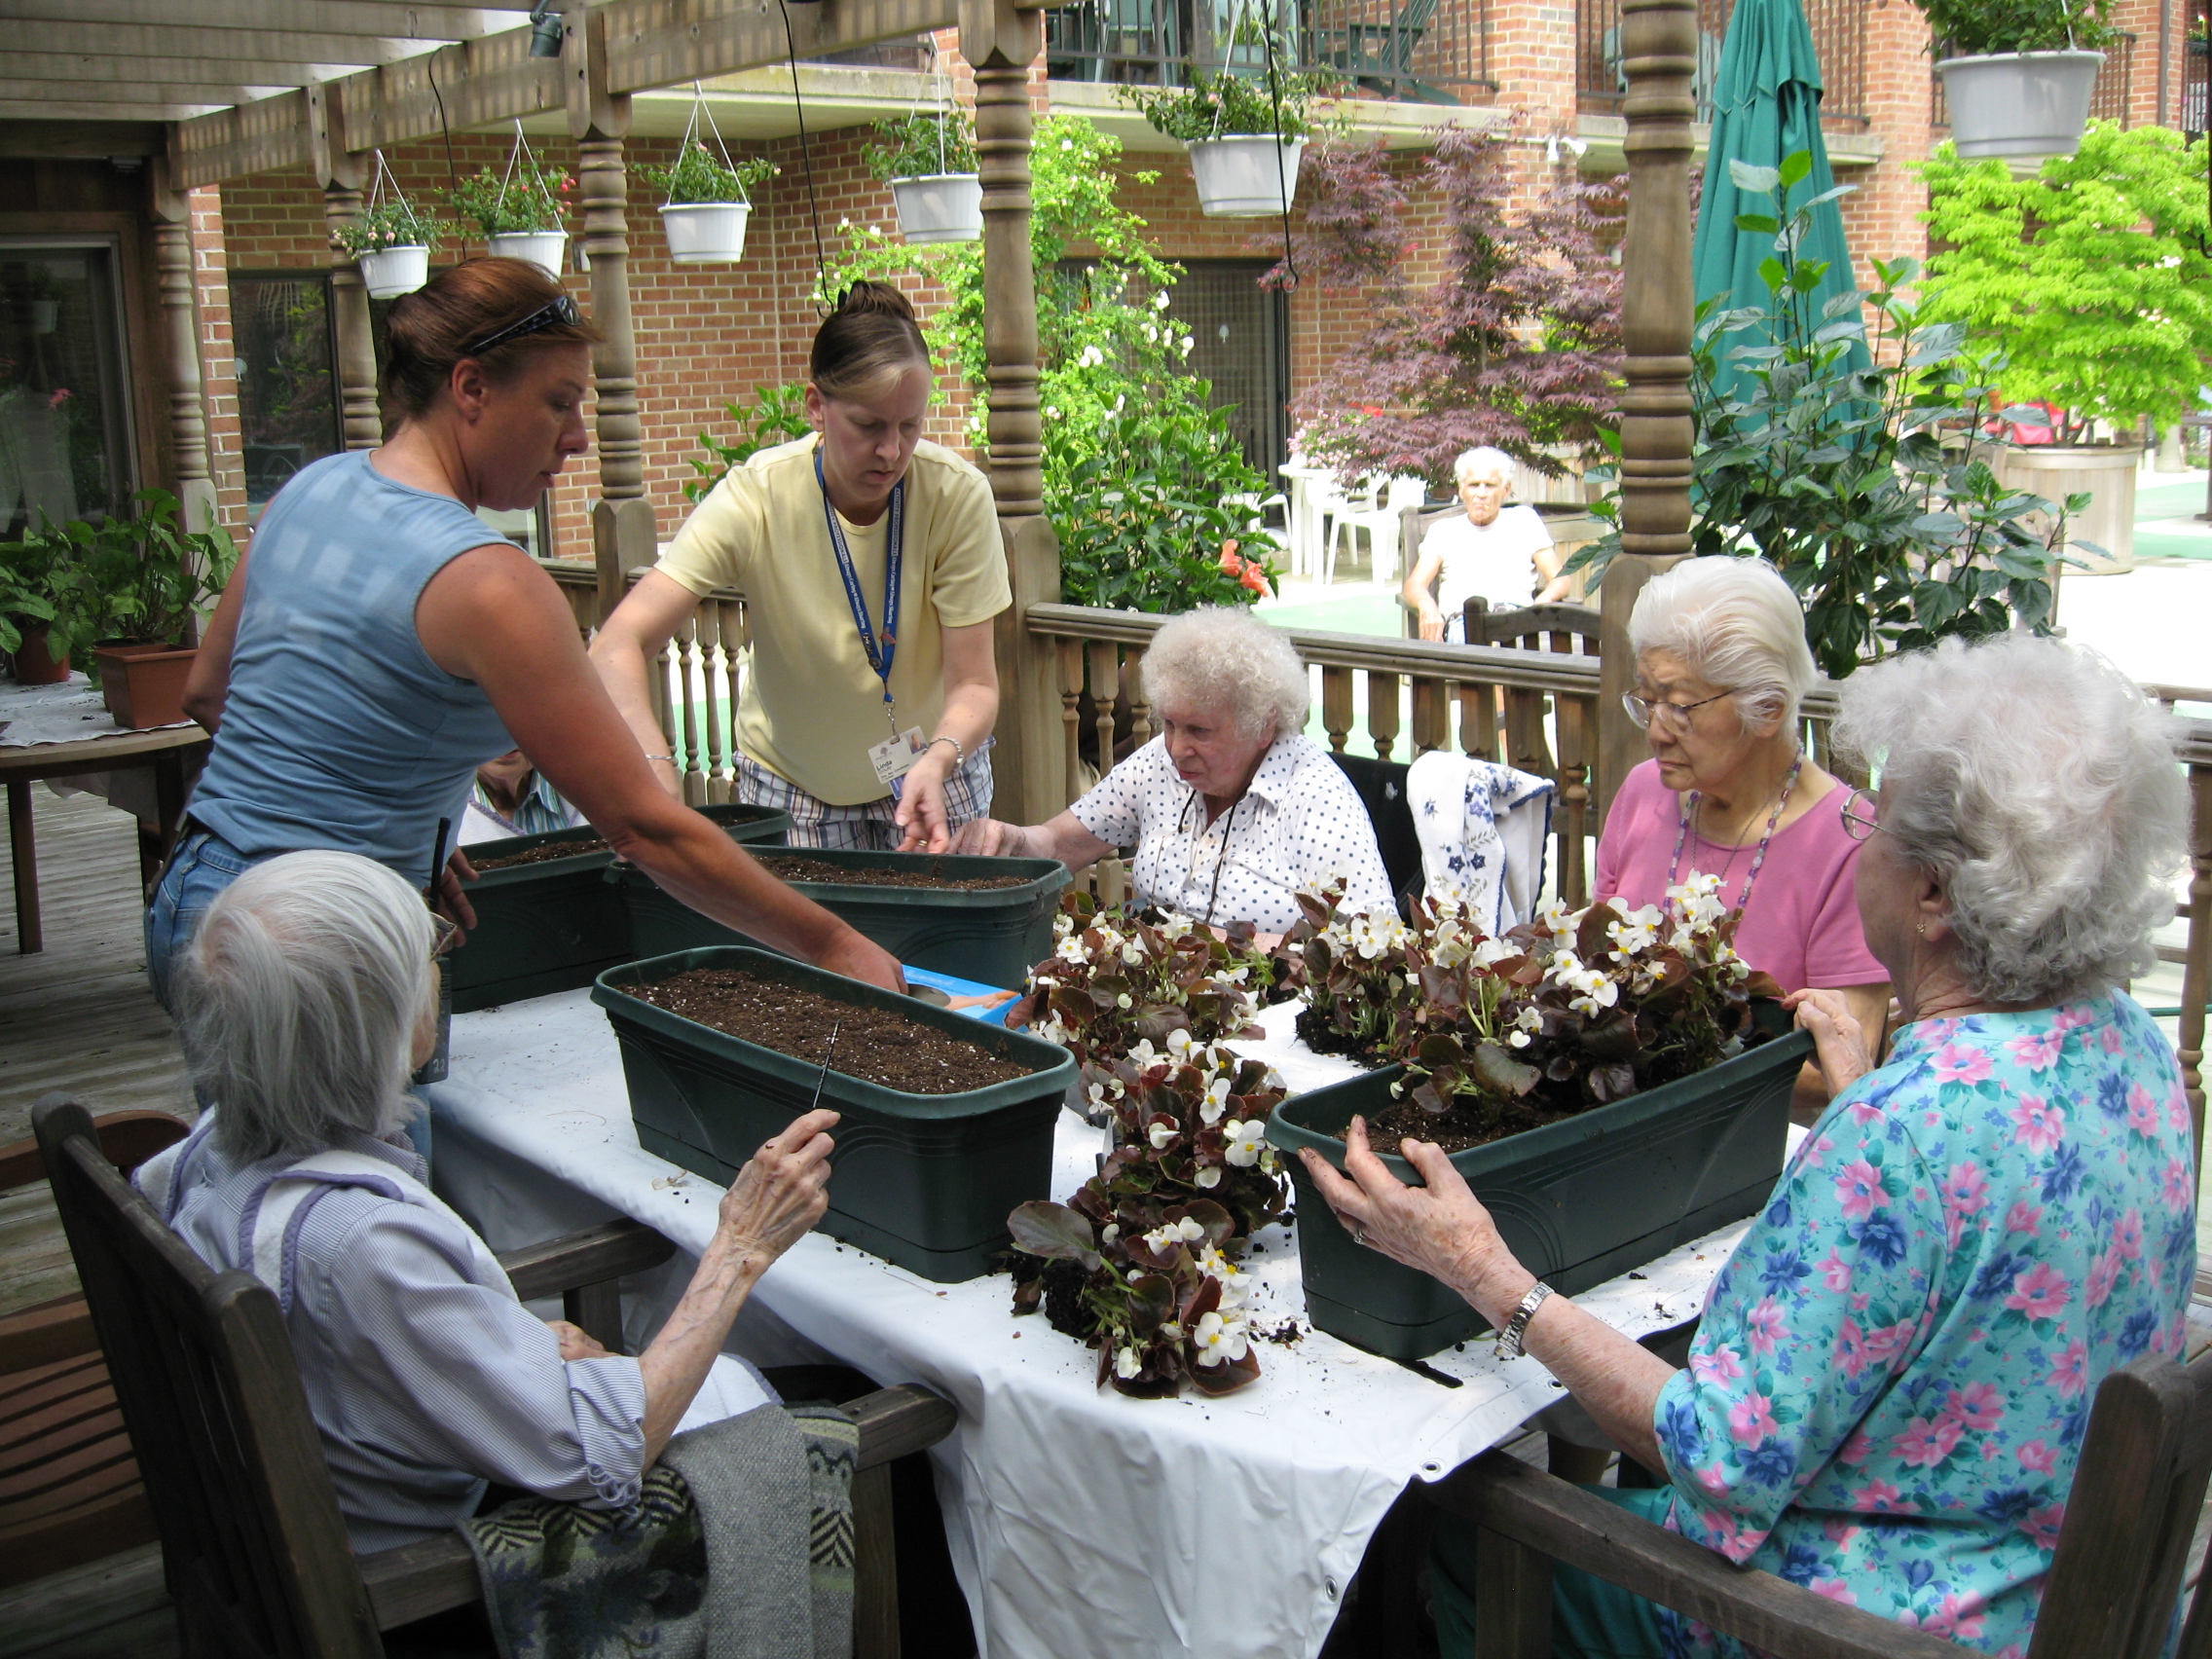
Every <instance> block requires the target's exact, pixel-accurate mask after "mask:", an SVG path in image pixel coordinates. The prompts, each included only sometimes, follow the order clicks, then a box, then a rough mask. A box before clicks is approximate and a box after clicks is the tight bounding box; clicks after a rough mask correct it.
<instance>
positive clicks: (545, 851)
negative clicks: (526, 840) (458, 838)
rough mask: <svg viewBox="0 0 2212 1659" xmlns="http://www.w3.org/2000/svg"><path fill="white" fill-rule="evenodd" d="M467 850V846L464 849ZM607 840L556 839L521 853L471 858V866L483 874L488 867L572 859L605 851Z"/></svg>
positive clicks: (505, 866)
mask: <svg viewBox="0 0 2212 1659" xmlns="http://www.w3.org/2000/svg"><path fill="white" fill-rule="evenodd" d="M462 850H463V851H466V849H465V848H463V849H462ZM606 851H607V842H606V841H605V840H604V839H602V838H601V837H599V836H596V835H595V836H591V837H589V838H587V839H585V840H581V841H555V842H552V843H550V844H549V845H546V846H543V847H525V848H524V849H523V850H522V851H521V852H519V853H502V854H501V855H500V856H499V857H498V858H496V859H473V858H472V859H470V860H469V861H468V864H469V867H470V868H471V869H473V870H475V871H476V873H477V874H479V875H481V874H483V873H484V871H486V870H488V869H515V868H517V867H519V866H523V865H534V864H550V863H551V862H552V861H553V860H555V859H572V858H576V857H578V856H580V855H582V854H584V853H604V852H606Z"/></svg>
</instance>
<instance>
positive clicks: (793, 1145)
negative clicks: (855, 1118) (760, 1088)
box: [719, 1111, 837, 1268]
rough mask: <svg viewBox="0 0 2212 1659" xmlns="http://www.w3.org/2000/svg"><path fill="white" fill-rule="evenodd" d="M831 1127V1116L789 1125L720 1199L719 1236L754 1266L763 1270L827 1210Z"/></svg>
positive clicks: (833, 1121)
mask: <svg viewBox="0 0 2212 1659" xmlns="http://www.w3.org/2000/svg"><path fill="white" fill-rule="evenodd" d="M836 1123H837V1114H836V1113H834V1112H830V1111H818V1112H809V1113H807V1114H806V1116H804V1117H803V1118H797V1119H794V1120H793V1122H792V1124H791V1125H790V1126H789V1127H787V1128H786V1129H785V1130H784V1131H783V1133H781V1134H779V1135H777V1136H776V1137H775V1139H773V1140H771V1141H770V1142H768V1144H767V1145H766V1146H764V1147H762V1148H761V1149H760V1150H759V1151H758V1152H756V1153H755V1154H754V1155H753V1157H752V1159H751V1160H750V1161H747V1163H746V1165H745V1167H744V1168H743V1169H740V1170H739V1171H738V1172H737V1179H736V1180H734V1181H732V1182H731V1183H730V1184H729V1191H728V1192H727V1193H724V1194H723V1195H722V1205H721V1217H720V1228H719V1231H720V1232H721V1234H722V1235H723V1236H724V1237H725V1238H726V1239H727V1241H728V1242H729V1244H730V1246H731V1247H732V1248H733V1249H734V1250H736V1251H738V1252H739V1253H740V1254H741V1255H742V1256H743V1257H744V1258H745V1259H747V1260H748V1261H749V1262H751V1263H752V1265H753V1266H754V1267H756V1268H765V1267H767V1265H768V1264H769V1263H770V1262H773V1261H774V1260H775V1259H776V1258H777V1257H778V1256H781V1255H782V1254H783V1253H784V1252H785V1251H786V1250H789V1249H790V1248H791V1247H792V1246H793V1244H795V1243H797V1242H798V1241H799V1239H800V1238H801V1237H803V1236H805V1235H806V1233H807V1230H808V1229H810V1228H811V1227H813V1226H814V1224H815V1223H816V1222H818V1221H820V1220H821V1219H822V1216H823V1212H824V1211H826V1210H828V1209H829V1207H830V1195H829V1186H830V1151H831V1149H832V1148H833V1147H834V1146H835V1145H836V1143H835V1142H834V1141H832V1140H831V1139H830V1136H829V1134H828V1132H827V1131H828V1130H830V1129H831V1128H833V1127H835V1125H836Z"/></svg>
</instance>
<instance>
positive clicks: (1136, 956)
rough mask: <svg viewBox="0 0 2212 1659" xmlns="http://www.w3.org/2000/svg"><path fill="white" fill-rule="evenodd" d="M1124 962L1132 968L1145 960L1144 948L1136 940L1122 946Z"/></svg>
mask: <svg viewBox="0 0 2212 1659" xmlns="http://www.w3.org/2000/svg"><path fill="white" fill-rule="evenodd" d="M1122 960H1123V961H1124V962H1126V963H1129V964H1130V965H1131V966H1134V965H1135V964H1137V963H1139V962H1142V961H1143V960H1144V946H1143V945H1141V944H1138V943H1137V942H1136V941H1135V940H1131V941H1130V942H1129V943H1127V944H1124V945H1123V946H1122Z"/></svg>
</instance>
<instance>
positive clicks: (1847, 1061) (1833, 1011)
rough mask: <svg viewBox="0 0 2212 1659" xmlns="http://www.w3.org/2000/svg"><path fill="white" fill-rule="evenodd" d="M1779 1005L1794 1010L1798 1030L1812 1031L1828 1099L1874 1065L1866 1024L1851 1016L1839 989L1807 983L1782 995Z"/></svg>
mask: <svg viewBox="0 0 2212 1659" xmlns="http://www.w3.org/2000/svg"><path fill="white" fill-rule="evenodd" d="M1782 1006H1783V1007H1784V1008H1786V1009H1789V1010H1791V1011H1792V1012H1794V1013H1795V1014H1796V1015H1797V1025H1798V1028H1799V1029H1800V1030H1803V1031H1810V1032H1811V1033H1812V1034H1813V1053H1814V1059H1815V1061H1816V1063H1817V1064H1818V1065H1819V1066H1820V1068H1821V1075H1822V1077H1824V1078H1825V1079H1826V1080H1827V1086H1828V1098H1829V1099H1830V1100H1833V1099H1834V1098H1835V1097H1836V1096H1837V1095H1839V1094H1841V1093H1842V1092H1843V1091H1844V1090H1845V1089H1847V1088H1850V1087H1851V1086H1852V1085H1853V1084H1855V1083H1857V1082H1858V1081H1859V1080H1860V1079H1861V1078H1862V1077H1864V1076H1865V1075H1866V1074H1867V1073H1868V1072H1870V1071H1872V1070H1873V1069H1874V1051H1873V1050H1872V1049H1871V1048H1870V1047H1869V1046H1868V1045H1867V1042H1866V1031H1865V1028H1864V1027H1863V1026H1862V1025H1861V1024H1860V1023H1859V1021H1858V1019H1857V1018H1856V1017H1854V1016H1853V1014H1852V1012H1851V1005H1850V1004H1849V1003H1847V1002H1845V1001H1844V999H1843V993H1842V992H1840V991H1823V990H1815V989H1813V988H1812V987H1810V986H1808V987H1807V988H1805V989H1804V990H1801V991H1791V992H1790V993H1789V994H1788V996H1786V997H1784V998H1783V999H1782Z"/></svg>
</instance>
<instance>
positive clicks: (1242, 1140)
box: [1221, 1118, 1268, 1169]
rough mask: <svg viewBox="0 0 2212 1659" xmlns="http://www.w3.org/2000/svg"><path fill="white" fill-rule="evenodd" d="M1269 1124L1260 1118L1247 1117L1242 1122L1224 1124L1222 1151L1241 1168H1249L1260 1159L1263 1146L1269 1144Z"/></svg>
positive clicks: (1225, 1156)
mask: <svg viewBox="0 0 2212 1659" xmlns="http://www.w3.org/2000/svg"><path fill="white" fill-rule="evenodd" d="M1267 1138H1268V1125H1267V1124H1266V1122H1265V1121H1264V1120H1262V1119H1259V1118H1247V1119H1246V1120H1245V1121H1244V1122H1243V1123H1241V1124H1224V1125H1223V1126H1222V1131H1221V1139H1222V1153H1221V1156H1222V1157H1224V1158H1226V1159H1227V1160H1228V1161H1230V1162H1231V1163H1233V1164H1235V1166H1236V1167H1237V1168H1239V1169H1249V1168H1251V1167H1252V1165H1253V1164H1255V1163H1257V1162H1259V1161H1260V1151H1261V1148H1262V1147H1264V1146H1265V1145H1266V1144H1267Z"/></svg>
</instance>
